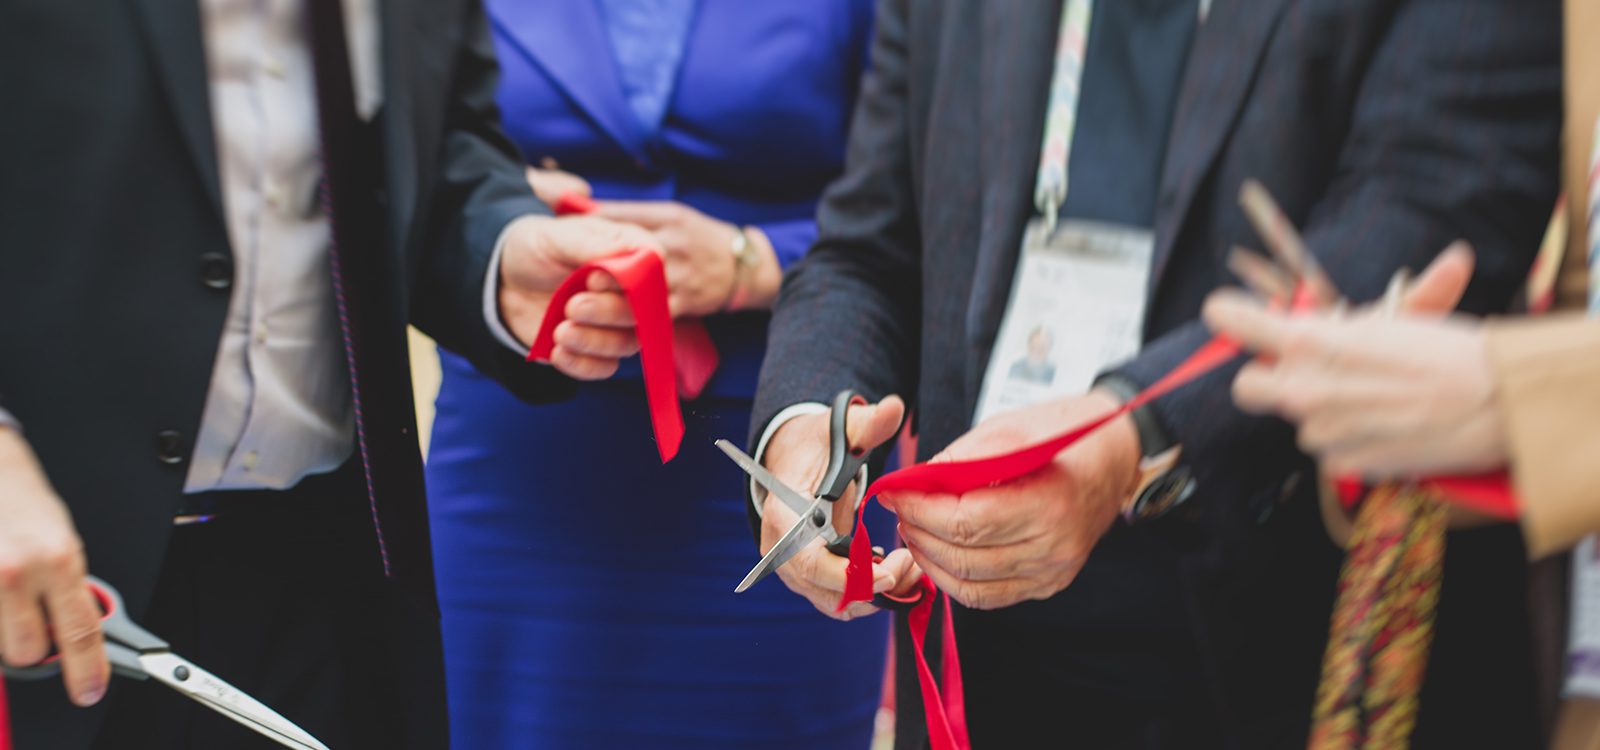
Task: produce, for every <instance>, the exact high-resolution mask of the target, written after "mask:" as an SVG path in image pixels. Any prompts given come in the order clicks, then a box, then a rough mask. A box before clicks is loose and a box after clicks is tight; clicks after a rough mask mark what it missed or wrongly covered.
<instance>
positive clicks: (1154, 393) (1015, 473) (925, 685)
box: [839, 292, 1518, 750]
mask: <svg viewBox="0 0 1600 750" xmlns="http://www.w3.org/2000/svg"><path fill="white" fill-rule="evenodd" d="M1309 303H1310V298H1309V295H1308V294H1307V293H1304V292H1299V293H1297V294H1296V295H1295V300H1294V305H1293V308H1294V309H1296V310H1307V309H1309V307H1310V304H1309ZM1240 353H1241V349H1240V347H1239V345H1238V344H1237V343H1236V342H1234V341H1232V340H1230V339H1227V338H1226V337H1223V336H1217V337H1215V338H1212V339H1211V340H1210V341H1208V342H1206V344H1205V345H1204V346H1201V347H1200V348H1199V349H1198V350H1196V351H1195V353H1194V354H1192V355H1190V356H1189V358H1188V359H1186V360H1184V361H1183V363H1181V364H1179V365H1178V367H1177V368H1176V369H1174V370H1173V371H1172V372H1170V373H1168V374H1167V375H1166V376H1165V377H1163V378H1161V379H1160V380H1158V381H1156V383H1154V384H1153V385H1151V386H1150V387H1149V388H1146V389H1145V390H1144V391H1142V392H1140V393H1139V394H1138V395H1137V396H1135V397H1133V398H1132V399H1130V400H1129V401H1128V402H1127V403H1125V404H1123V405H1122V406H1120V407H1118V408H1116V409H1114V410H1112V411H1111V412H1109V413H1107V414H1104V415H1102V416H1099V417H1096V418H1094V419H1091V420H1089V421H1087V422H1085V423H1083V424H1081V425H1078V426H1077V427H1074V428H1072V429H1070V430H1067V431H1066V432H1063V433H1061V434H1059V435H1056V436H1055V437H1052V438H1049V439H1047V440H1044V441H1043V442H1039V443H1035V444H1033V445H1029V446H1026V447H1023V448H1021V449H1019V450H1016V451H1012V452H1010V453H1004V454H1001V455H997V456H989V457H985V458H978V459H973V460H970V461H947V462H943V463H932V464H928V463H924V464H916V465H913V466H908V467H906V468H904V469H901V470H899V471H895V472H891V473H889V474H885V475H883V476H882V477H879V478H878V481H876V482H873V483H872V484H871V485H870V486H868V487H867V491H866V493H865V495H864V496H863V498H862V501H861V503H860V505H859V506H858V507H857V508H856V526H855V536H854V538H853V539H852V540H851V542H850V563H849V566H848V567H847V569H846V573H845V587H844V596H842V597H841V598H840V600H839V609H840V610H843V609H844V608H845V607H847V606H849V605H850V604H851V603H853V602H865V601H871V600H872V540H871V538H870V537H869V535H868V533H867V526H866V524H865V523H864V519H863V513H865V511H866V507H867V502H868V501H870V500H872V499H873V498H875V497H877V496H878V495H879V494H881V493H884V492H897V491H899V492H916V493H926V494H946V495H961V494H964V493H967V492H971V491H973V490H976V489H980V488H983V487H992V486H994V485H998V484H1003V483H1005V482H1010V481H1013V480H1016V479H1020V478H1022V477H1024V476H1027V475H1029V474H1032V473H1033V472H1036V471H1038V470H1040V469H1042V468H1044V467H1045V466H1048V465H1049V464H1050V462H1051V461H1053V460H1054V459H1055V457H1056V454H1058V453H1060V452H1061V451H1063V450H1066V449H1067V448H1070V447H1071V446H1072V445H1074V444H1075V443H1077V442H1078V441H1080V440H1082V439H1083V438H1085V437H1087V436H1088V435H1090V434H1091V433H1093V432H1094V431H1095V430H1098V429H1100V428H1101V427H1103V426H1105V425H1106V424H1107V423H1109V422H1111V421H1112V420H1115V419H1117V418H1118V417H1121V416H1123V415H1125V414H1128V413H1129V412H1132V411H1133V410H1134V409H1137V408H1139V407H1141V406H1144V405H1146V404H1148V403H1150V402H1152V401H1155V400H1156V399H1158V398H1161V397H1163V396H1165V395H1167V394H1169V393H1171V392H1173V391H1174V390H1177V389H1178V388H1181V387H1183V386H1184V385H1187V384H1189V383H1191V382H1193V381H1195V380H1196V379H1198V378H1200V377H1201V376H1203V375H1205V374H1206V373H1209V372H1211V371H1213V370H1215V369H1217V368H1218V367H1220V366H1221V365H1223V364H1224V363H1226V362H1228V361H1230V360H1232V359H1233V358H1234V357H1237V356H1238V355H1239V354H1240ZM1340 484H1341V490H1343V489H1344V487H1345V486H1348V485H1349V484H1350V482H1348V481H1341V482H1340ZM1422 484H1423V486H1424V487H1427V488H1430V489H1433V490H1435V491H1437V492H1438V493H1439V494H1440V496H1441V497H1442V498H1444V499H1446V500H1448V501H1451V502H1456V503H1459V504H1461V505H1463V506H1466V507H1470V508H1473V509H1475V510H1480V511H1483V512H1489V513H1491V514H1493V515H1496V516H1497V517H1500V518H1504V519H1507V520H1514V519H1515V518H1516V517H1517V511H1516V509H1517V507H1518V502H1517V499H1516V495H1515V493H1514V492H1513V491H1512V490H1511V484H1510V479H1509V477H1508V476H1507V475H1506V474H1505V473H1503V472H1502V473H1500V474H1493V475H1486V476H1481V477H1448V478H1433V479H1427V480H1423V482H1422ZM924 581H926V579H924ZM927 585H928V587H929V590H930V591H931V592H933V593H936V594H937V595H938V596H939V598H941V599H943V600H944V605H945V611H946V614H945V628H944V634H945V639H944V640H945V647H944V664H945V679H944V684H943V692H942V694H941V692H940V689H939V686H938V685H936V684H934V680H933V676H932V672H931V670H929V669H928V665H927V657H926V656H924V654H923V652H922V642H923V639H924V638H925V637H926V634H927V628H928V615H927V613H926V610H924V609H923V605H919V609H918V610H913V612H912V614H911V617H910V625H911V639H912V643H913V645H914V646H915V648H916V658H917V673H918V677H919V683H920V687H921V692H922V704H923V710H924V712H925V714H926V716H927V718H928V736H929V737H930V739H931V741H932V745H933V750H968V748H970V747H971V745H970V743H969V742H968V740H967V730H966V717H965V714H964V712H963V710H962V709H961V701H962V694H961V680H960V667H959V665H956V666H954V670H953V671H954V674H952V665H953V664H956V661H957V656H956V644H955V627H954V624H953V623H952V622H951V621H950V618H949V606H950V604H949V599H948V596H947V595H944V594H943V593H942V592H938V591H937V589H936V588H933V587H932V584H931V583H928V584H927ZM932 599H933V597H930V596H924V597H923V600H924V602H925V603H926V607H927V610H931V607H932V604H931V600H932ZM919 611H920V612H922V614H920V615H919V614H918V612H919ZM952 706H953V708H952Z"/></svg>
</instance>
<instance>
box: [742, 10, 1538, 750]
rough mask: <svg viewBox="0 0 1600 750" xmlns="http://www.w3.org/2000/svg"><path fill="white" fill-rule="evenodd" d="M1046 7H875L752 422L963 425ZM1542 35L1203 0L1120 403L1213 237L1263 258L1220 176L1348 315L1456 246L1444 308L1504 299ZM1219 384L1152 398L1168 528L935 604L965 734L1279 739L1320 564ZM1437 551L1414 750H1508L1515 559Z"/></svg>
mask: <svg viewBox="0 0 1600 750" xmlns="http://www.w3.org/2000/svg"><path fill="white" fill-rule="evenodd" d="M1060 6H1061V4H1060V3H1059V2H1044V1H1042V0H1040V1H1038V2H1031V1H1027V0H993V1H990V0H985V1H984V2H978V1H977V0H885V1H884V2H883V4H882V5H881V7H880V13H879V21H878V34H877V39H876V42H875V44H874V47H873V52H872V60H873V66H872V69H871V71H870V72H869V74H868V77H867V80H866V83H865V85H864V88H863V96H862V98H861V100H860V103H859V106H858V108H857V112H856V118H855V125H854V128H855V129H854V132H853V133H852V140H851V145H850V150H849V156H848V167H847V170H846V174H845V175H844V176H843V177H842V178H841V179H840V180H839V181H838V182H837V183H836V184H835V185H834V186H833V188H832V189H831V190H830V192H829V193H828V194H827V196H826V197H825V199H824V201H823V204H822V206H821V208H820V212H819V222H820V232H821V236H820V239H819V241H818V243H817V244H816V246H815V247H814V248H813V249H812V251H811V253H810V255H809V256H808V257H807V258H806V260H805V261H804V262H803V263H802V264H800V265H799V266H798V267H797V268H796V269H795V270H793V271H792V272H791V273H790V274H789V276H788V278H787V279H786V280H785V284H784V287H783V292H782V295H781V299H780V302H779V306H778V309H777V312H776V314H775V317H774V320H773V325H772V331H771V337H770V339H769V343H768V354H767V360H766V366H765V367H764V370H763V375H762V381H761V386H760V390H759V392H758V394H757V400H756V406H755V415H754V424H753V426H752V427H753V430H754V431H756V432H757V433H759V431H760V430H761V429H763V428H764V427H765V425H766V424H767V423H768V421H769V420H770V419H771V418H772V417H773V416H774V415H775V414H776V413H777V411H778V410H780V409H782V408H783V407H785V406H787V405H789V404H792V403H795V402H799V401H827V400H828V399H829V398H830V396H831V395H832V394H833V393H834V392H835V391H837V390H838V389H840V388H843V387H847V386H848V387H853V388H856V389H859V390H861V391H863V392H864V393H866V394H867V395H869V396H871V397H873V398H877V397H880V396H883V395H885V394H889V393H900V394H904V395H906V396H908V400H909V402H910V403H911V404H912V405H913V408H914V411H915V418H916V425H917V427H918V429H919V432H920V436H921V441H920V443H919V450H920V452H921V454H922V456H923V457H927V456H929V455H931V454H932V453H934V452H936V451H938V450H940V449H942V448H943V447H944V446H946V445H947V444H948V443H950V442H951V441H952V440H953V439H954V438H956V437H957V436H959V435H960V434H961V433H963V432H964V431H965V430H966V429H967V426H968V424H969V422H970V420H971V418H972V414H973V409H974V408H975V403H976V398H977V395H978V387H979V385H980V382H981V378H982V375H983V372H984V367H985V364H986V363H987V360H988V357H989V352H990V350H991V347H992V345H993V343H994V339H995V336H996V334H997V331H998V328H999V323H1000V318H1001V315H1002V314H1003V312H1004V306H1005V303H1006V299H1007V296H1008V292H1009V286H1010V282H1011V279H1012V275H1013V272H1014V269H1015V263H1016V256H1017V249H1018V246H1019V243H1020V240H1021V234H1022V229H1023V226H1024V224H1025V222H1026V221H1027V220H1028V217H1029V216H1030V214H1031V213H1032V211H1033V208H1032V201H1031V195H1032V188H1033V181H1034V174H1035V171H1036V168H1037V164H1038V149H1039V146H1038V144H1039V141H1040V137H1041V131H1042V129H1043V121H1044V114H1045V105H1046V100H1047V90H1048V86H1049V80H1050V75H1051V64H1052V60H1053V57H1052V54H1053V47H1054V44H1055V41H1056V30H1057V24H1058V19H1059V13H1060ZM1560 46H1561V45H1560V8H1559V3H1557V2H1554V0H1536V1H1535V2H1529V1H1528V0H1216V2H1215V3H1214V4H1213V6H1212V8H1211V10H1210V16H1209V18H1208V20H1207V21H1206V23H1205V24H1204V26H1203V27H1202V28H1201V29H1200V31H1199V32H1198V34H1197V37H1196V39H1195V41H1194V45H1193V49H1192V51H1191V53H1190V58H1189V62H1188V66H1187V68H1186V72H1185V78H1184V82H1183V86H1182V91H1181V94H1180V98H1179V101H1178V106H1177V114H1176V116H1175V121H1174V125H1173V128H1172V134H1171V137H1170V139H1169V143H1168V146H1167V156H1166V160H1165V166H1164V169H1163V172H1162V180H1161V182H1160V185H1161V189H1160V192H1159V195H1158V196H1156V199H1157V200H1156V206H1157V209H1156V235H1157V249H1156V257H1155V263H1154V271H1153V274H1152V278H1151V279H1150V291H1151V298H1150V300H1151V301H1150V303H1149V307H1148V309H1147V314H1146V329H1147V330H1146V347H1145V349H1144V351H1143V353H1142V354H1141V355H1140V356H1139V357H1138V358H1137V359H1136V360H1135V361H1134V362H1132V363H1131V364H1129V365H1127V366H1125V367H1123V368H1121V370H1122V371H1123V372H1125V373H1127V374H1128V375H1130V376H1131V377H1133V378H1134V379H1135V380H1137V381H1139V382H1141V383H1145V384H1148V383H1150V382H1153V380H1154V379H1155V378H1156V377H1157V376H1158V375H1160V374H1161V373H1164V372H1165V371H1167V370H1168V369H1169V368H1171V367H1172V366H1173V365H1174V364H1175V363H1176V362H1177V361H1178V360H1179V359H1180V358H1182V357H1183V356H1185V355H1187V354H1188V353H1189V352H1191V351H1193V350H1194V349H1195V348H1196V347H1197V346H1198V345H1199V344H1200V342H1201V341H1202V340H1203V339H1204V338H1205V336H1206V332H1205V331H1204V329H1203V327H1202V326H1201V324H1200V323H1199V322H1198V321H1197V318H1198V313H1199V307H1200V304H1201V301H1202V300H1203V299H1204V297H1205V295H1206V294H1207V293H1208V292H1209V291H1211V290H1213V289H1215V288H1217V287H1219V286H1223V285H1226V284H1229V283H1231V281H1232V280H1231V279H1230V278H1229V275H1228V273H1227V272H1226V270H1225V268H1224V263H1223V261H1224V258H1225V256H1226V253H1227V252H1228V250H1229V248H1230V247H1232V246H1234V245H1236V244H1243V245H1247V246H1254V247H1257V248H1261V247H1262V245H1261V242H1260V241H1259V239H1258V238H1257V237H1255V235H1254V234H1253V232H1252V231H1251V230H1250V228H1249V226H1248V224H1247V222H1246V221H1245V219H1244V217H1243V215H1242V214H1241V212H1240V211H1239V210H1238V209H1237V207H1236V196H1237V194H1238V191H1239V187H1240V184H1241V183H1242V182H1243V180H1245V179H1246V178H1249V177H1254V178H1257V179H1260V180H1261V181H1262V182H1264V183H1265V184H1266V185H1267V187H1268V188H1270V189H1271V190H1272V191H1273V193H1274V194H1275V195H1276V196H1277V197H1278V198H1279V199H1280V201H1281V202H1282V203H1283V204H1284V207H1285V209H1286V210H1287V212H1288V214H1289V216H1290V217H1291V218H1292V219H1293V220H1294V221H1295V222H1296V223H1297V224H1298V225H1300V226H1301V227H1303V228H1304V229H1305V234H1306V238H1307V241H1308V242H1309V244H1310V245H1311V247H1312V248H1313V249H1314V251H1315V252H1316V253H1317V254H1318V255H1319V257H1320V258H1321V260H1322V261H1323V264H1324V265H1325V266H1326V267H1327V269H1328V270H1329V272H1330V273H1331V274H1332V275H1333V277H1334V279H1335V280H1336V281H1337V283H1338V284H1339V285H1340V288H1341V289H1343V290H1345V291H1346V292H1347V293H1348V294H1349V295H1350V296H1351V297H1353V298H1355V299H1372V298H1375V297H1376V296H1378V295H1379V294H1380V293H1381V292H1382V290H1383V287H1384V285H1385V283H1386V282H1387V280H1388V279H1389V277H1390V275H1391V273H1392V272H1393V271H1394V270H1395V269H1397V268H1400V267H1402V266H1408V267H1411V268H1413V269H1416V268H1420V267H1421V266H1423V265H1425V264H1426V262H1427V261H1428V260H1429V259H1430V258H1431V257H1432V256H1433V255H1434V254H1435V253H1436V252H1437V251H1438V250H1440V249H1441V248H1443V247H1444V246H1445V245H1446V244H1447V243H1448V242H1449V241H1451V240H1453V239H1455V238H1457V237H1465V238H1466V239H1469V240H1471V241H1472V242H1473V243H1474V244H1475V245H1476V247H1477V249H1478V252H1479V272H1478V278H1477V280H1476V283H1475V284H1474V286H1473V288H1472V290H1471V291H1470V293H1469V295H1468V297H1467V300H1466V302H1465V305H1466V306H1467V307H1468V308H1469V309H1473V310H1478V311H1485V310H1491V309H1496V308H1499V307H1502V306H1504V305H1505V304H1507V302H1508V300H1509V299H1510V297H1511V296H1512V294H1513V290H1514V288H1515V286H1516V284H1517V282H1518V281H1519V280H1520V279H1521V278H1523V276H1524V275H1525V272H1526V270H1527V268H1528V266H1529V264H1530V262H1531V259H1532V257H1533V252H1534V249H1535V247H1536V246H1537V244H1538V240H1539V235H1540V231H1541V230H1542V228H1543V226H1544V223H1545V221H1546V219H1547V218H1548V217H1549V214H1550V208H1551V206H1552V205H1553V201H1554V199H1555V190H1556V183H1557V181H1556V174H1557V171H1556V170H1557V161H1556V157H1557V154H1556V149H1557V132H1558V127H1559V122H1558V120H1559V116H1560V108H1561V101H1560V84H1561V74H1560V62H1561V61H1560ZM1082 116H1083V117H1085V118H1088V117H1094V113H1093V112H1084V113H1082ZM1077 188H1078V189H1085V188H1084V186H1081V185H1080V186H1077ZM1235 371H1236V368H1231V367H1230V368H1228V369H1227V370H1226V371H1225V372H1220V373H1217V374H1214V375H1213V376H1211V377H1208V378H1206V379H1204V380H1203V381H1202V382H1200V383H1198V384H1196V385H1193V386H1190V387H1189V388H1187V389H1185V390H1183V391H1181V392H1179V393H1177V394H1175V395H1173V396H1171V397H1169V398H1167V399H1165V400H1163V401H1162V402H1160V403H1159V404H1158V405H1157V406H1156V407H1155V411H1156V413H1157V415H1158V417H1159V418H1160V420H1161V422H1163V423H1164V426H1165V427H1166V428H1167V429H1168V431H1169V432H1170V433H1172V434H1173V435H1174V436H1175V437H1176V438H1177V439H1178V440H1180V441H1181V442H1182V443H1183V445H1184V456H1183V458H1184V463H1185V464H1187V465H1188V466H1189V467H1190V468H1192V469H1193V470H1194V472H1195V474H1196V476H1197V478H1198V491H1197V494H1196V495H1195V496H1194V497H1193V498H1192V499H1191V500H1190V501H1189V503H1188V506H1187V509H1186V510H1185V511H1184V512H1181V513H1178V514H1176V517H1174V518H1170V519H1166V520H1163V521H1160V522H1155V523H1150V524H1146V525H1142V526H1140V527H1134V528H1127V527H1119V528H1116V529H1114V530H1113V531H1112V532H1111V534H1110V535H1108V536H1107V537H1106V539H1104V540H1103V541H1102V542H1101V543H1100V545H1099V547H1097V549H1096V551H1095V555H1094V556H1093V557H1092V558H1091V559H1090V561H1089V563H1088V566H1087V567H1086V568H1085V569H1084V571H1083V572H1082V574H1081V575H1080V576H1079V578H1078V579H1077V581H1076V582H1075V583H1074V584H1073V585H1072V586H1071V587H1069V588H1068V589H1067V590H1066V591H1064V592H1062V593H1061V594H1059V595H1057V596H1056V597H1054V598H1052V599H1051V600H1049V601H1044V602H1030V603H1025V604H1021V605H1018V606H1016V607H1012V608H1009V609H1006V610H1002V611H997V612H972V611H967V610H964V609H961V608H957V610H956V622H957V627H958V628H959V631H960V633H961V635H962V637H963V641H962V646H963V653H962V656H963V666H964V667H965V672H966V676H967V681H966V688H967V693H966V694H967V701H968V712H969V716H970V718H971V723H972V736H973V740H974V744H975V745H977V746H979V747H1054V746H1061V745H1065V744H1067V743H1068V742H1071V743H1072V744H1073V746H1075V747H1124V746H1129V747H1211V746H1227V747H1266V748H1281V747H1293V746H1297V745H1300V746H1303V744H1304V742H1305V736H1306V729H1307V723H1308V719H1309V716H1310V706H1311V697H1312V692H1313V689H1314V685H1315V681H1316V678H1317V674H1318V667H1319V662H1320V659H1321V651H1322V646H1323V642H1324V640H1325V638H1326V632H1327V626H1328V613H1329V609H1330V605H1331V602H1332V599H1333V586H1334V579H1335V576H1336V573H1337V566H1338V564H1339V560H1340V555H1339V552H1338V550H1336V549H1334V548H1333V547H1332V546H1331V545H1330V544H1329V543H1328V541H1327V540H1326V537H1325V535H1324V534H1323V532H1322V529H1321V528H1320V524H1319V522H1318V521H1317V519H1316V513H1315V508H1314V503H1313V502H1312V498H1311V496H1310V494H1309V492H1308V490H1309V487H1310V485H1311V482H1309V481H1307V479H1308V474H1309V470H1310V468H1311V466H1310V463H1309V462H1308V461H1307V460H1306V459H1305V458H1304V457H1303V456H1301V455H1300V454H1298V453H1297V451H1296V450H1295V444H1294V437H1293V434H1292V432H1291V431H1290V430H1289V429H1288V428H1287V426H1286V425H1285V424H1283V423H1281V422H1278V421H1275V420H1265V419H1251V418H1247V417H1245V416H1244V415H1242V414H1241V413H1239V412H1238V411H1237V410H1236V409H1235V408H1234V407H1233V406H1232V403H1231V400H1230V398H1229V383H1230V381H1231V379H1232V375H1233V373H1234V372H1235ZM1063 427H1066V426H1065V425H1063ZM1450 544H1451V547H1450V553H1449V562H1448V564H1447V568H1448V571H1447V574H1446V585H1445V591H1444V594H1443V601H1442V604H1441V610H1440V617H1441V620H1440V623H1439V628H1438V636H1439V637H1438V641H1437V643H1436V647H1435V660H1434V662H1433V668H1432V670H1431V672H1430V677H1429V685H1428V687H1427V689H1426V690H1425V692H1424V697H1423V703H1422V705H1423V709H1422V712H1423V715H1422V719H1421V722H1422V726H1421V727H1420V728H1419V730H1418V733H1417V740H1418V746H1419V747H1432V746H1438V745H1439V744H1445V743H1446V742H1448V741H1449V740H1450V739H1452V738H1466V739H1467V740H1469V741H1467V742H1466V743H1465V744H1463V745H1461V746H1476V747H1529V746H1532V743H1533V742H1534V741H1535V740H1532V739H1530V736H1529V733H1530V732H1531V731H1532V729H1531V727H1532V724H1533V719H1532V713H1533V707H1532V688H1531V685H1530V684H1529V683H1530V680H1531V677H1529V674H1528V665H1527V663H1526V658H1525V657H1526V654H1525V653H1524V652H1523V651H1522V649H1523V647H1524V645H1525V644H1526V639H1527V632H1526V626H1525V625H1524V623H1523V618H1522V616H1521V614H1522V612H1523V606H1524V603H1523V598H1522V597H1523V595H1524V592H1523V586H1522V580H1521V576H1522V570H1523V569H1522V566H1521V548H1520V541H1519V540H1518V539H1517V538H1516V534H1515V532H1514V530H1510V531H1508V530H1503V529H1502V530H1493V531H1489V532H1478V533H1475V534H1456V535H1453V536H1452V539H1451V542H1450ZM1464 565H1473V566H1475V567H1476V568H1477V569H1475V570H1472V571H1470V572H1466V571H1465V570H1464V568H1463V566H1464ZM1474 576H1476V578H1474ZM902 627H903V623H902ZM901 642H902V644H903V643H905V642H906V639H904V638H902V639H901ZM898 663H899V665H900V666H901V668H902V671H901V674H900V693H899V698H900V700H899V704H898V705H899V706H900V711H901V714H900V716H901V721H900V727H899V728H900V737H901V740H902V741H901V742H900V743H899V746H901V747H915V746H917V745H918V744H919V743H920V737H921V735H922V727H921V724H922V718H921V715H920V711H919V710H917V709H918V705H919V702H918V700H917V698H916V678H915V676H914V674H912V673H910V672H908V671H906V670H908V669H909V666H908V665H910V663H911V660H910V659H909V658H907V655H906V654H904V653H902V654H901V658H900V659H899V661H898ZM1442 718H1447V719H1448V721H1444V720H1440V719H1442ZM1055 737H1059V738H1060V739H1059V740H1054V739H1052V740H1049V741H1046V740H1044V739H1043V738H1055Z"/></svg>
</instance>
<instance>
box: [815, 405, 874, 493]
mask: <svg viewBox="0 0 1600 750" xmlns="http://www.w3.org/2000/svg"><path fill="white" fill-rule="evenodd" d="M865 403H867V401H866V399H864V398H862V397H861V396H859V395H857V394H856V392H855V391H853V390H850V389H849V388H846V389H844V390H842V391H840V392H839V395H837V396H835V397H834V398H833V413H832V417H831V419H830V421H829V423H828V471H827V473H825V474H823V475H822V486H821V487H820V488H818V490H817V497H820V498H822V499H823V500H826V501H828V502H830V503H831V502H834V501H836V500H838V499H839V498H841V497H844V493H845V489H846V488H848V487H849V486H850V482H852V481H854V480H855V478H856V475H857V474H860V473H861V467H862V466H865V465H866V463H867V449H865V448H851V447H850V430H849V425H850V407H851V406H852V405H855V404H865Z"/></svg>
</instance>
